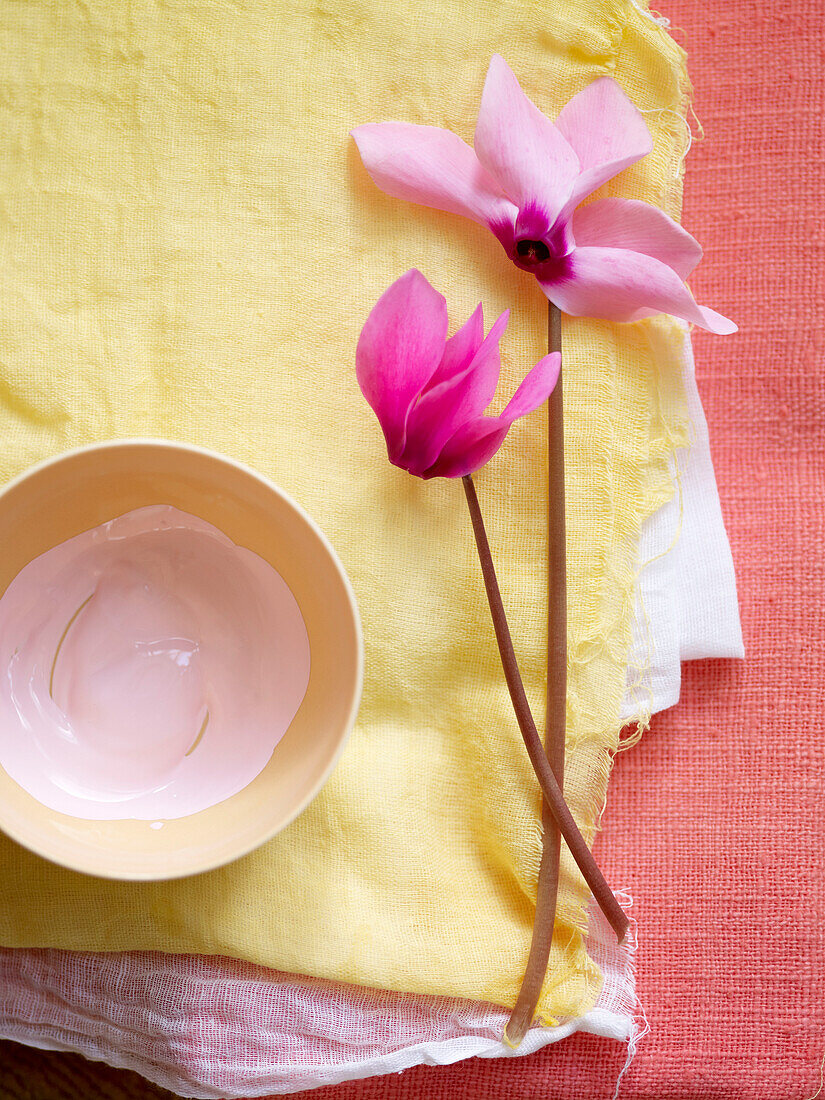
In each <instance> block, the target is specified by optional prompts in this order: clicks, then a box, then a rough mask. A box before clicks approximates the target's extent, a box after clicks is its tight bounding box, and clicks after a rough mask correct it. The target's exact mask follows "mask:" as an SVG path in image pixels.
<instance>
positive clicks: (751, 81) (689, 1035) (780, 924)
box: [0, 0, 825, 1100]
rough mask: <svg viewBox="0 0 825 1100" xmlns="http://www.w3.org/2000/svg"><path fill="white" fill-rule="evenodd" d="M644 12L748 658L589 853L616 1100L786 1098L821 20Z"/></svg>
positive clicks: (546, 1068)
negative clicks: (616, 1004) (630, 905)
mask: <svg viewBox="0 0 825 1100" xmlns="http://www.w3.org/2000/svg"><path fill="white" fill-rule="evenodd" d="M662 6H663V7H664V8H665V13H666V14H667V15H670V16H671V18H672V19H673V21H674V23H675V25H676V26H677V27H683V28H684V34H681V35H679V37H680V40H681V41H682V42H683V43H684V44H685V45H686V47H687V48H688V50H689V54H690V71H691V76H692V79H693V83H694V86H695V92H696V95H695V103H696V109H697V111H698V113H699V116H700V117H701V120H702V123H703V125H704V131H705V141H704V143H700V144H697V145H695V146H694V148H693V150H692V151H691V154H690V157H689V159H688V170H687V177H686V194H685V211H684V224H685V225H686V226H687V228H689V229H691V230H692V231H694V232H695V233H696V234H697V235H698V236H699V237H700V238H701V239H702V240H703V242H704V243H705V244H706V257H707V258H706V262H705V263H704V264H703V266H702V267H700V269H699V272H698V274H697V277H696V279H695V281H694V286H695V289H696V290H697V293H698V295H699V297H700V300H702V299H704V300H707V301H712V302H713V304H714V305H715V306H716V307H718V308H719V309H721V310H723V311H724V312H726V313H728V314H729V315H730V316H732V317H734V318H735V319H736V320H737V321H738V322H739V324H740V325H741V326H742V332H741V333H740V335H739V336H737V337H734V338H731V339H730V341H727V340H726V341H721V340H713V339H712V338H708V337H705V336H703V335H702V334H698V335H697V336H696V338H695V351H696V358H697V370H698V374H699V384H700V389H701V392H702V396H703V401H704V404H705V410H706V412H707V415H708V420H709V425H710V431H711V440H712V444H713V449H714V460H715V465H716V471H717V477H718V480H719V487H720V493H721V497H722V503H723V508H724V512H725V518H726V522H727V528H728V533H729V535H730V537H731V542H732V546H733V551H734V557H735V560H736V564H737V571H738V582H739V596H740V604H741V609H742V615H743V619H744V628H745V641H746V645H747V649H748V658H747V661H746V663H745V664H744V665H742V666H735V665H733V664H730V663H722V662H703V663H701V664H696V665H689V666H687V667H686V668H685V670H684V681H683V693H682V702H681V703H680V705H679V707H678V708H676V709H675V710H674V711H672V712H671V713H669V714H666V715H662V716H660V717H658V718H656V719H654V722H653V729H652V731H651V732H650V734H648V735H647V736H646V737H645V738H644V739H643V741H642V742H641V743H640V744H639V745H638V746H637V747H636V748H634V749H633V750H632V751H631V752H628V753H627V754H626V755H624V756H623V757H621V758H620V760H619V762H618V764H617V766H616V769H615V772H614V776H613V781H612V785H611V793H610V801H609V803H608V806H607V810H606V814H605V818H604V833H603V835H602V839H601V840H600V841H599V843H598V845H597V853H598V854H599V855H600V858H601V860H602V863H603V865H604V866H605V868H606V870H607V871H608V872H609V873H610V874H611V876H612V879H611V880H612V881H615V882H620V883H622V884H625V885H627V886H629V887H631V888H632V891H633V893H634V896H635V897H636V900H637V905H638V916H639V920H640V923H641V926H642V927H641V938H642V944H641V950H640V954H639V956H638V960H637V963H638V989H639V993H640V996H641V997H642V999H643V1001H644V1004H645V1006H646V1010H647V1015H648V1018H649V1019H650V1023H651V1027H652V1031H651V1033H650V1034H649V1035H648V1036H647V1037H646V1038H645V1039H644V1040H642V1042H641V1043H640V1045H639V1051H638V1054H637V1055H636V1058H635V1060H634V1062H633V1064H632V1066H631V1067H630V1069H629V1071H628V1073H627V1075H626V1076H625V1078H624V1080H623V1082H622V1089H621V1093H620V1096H621V1100H804V1098H805V1097H808V1096H811V1095H812V1094H813V1093H815V1092H816V1090H817V1088H818V1087H819V1082H820V1078H819V1066H820V1061H821V1058H822V1054H823V1051H824V1050H825V1028H824V1027H823V1023H822V1005H823V1003H825V969H824V968H823V965H822V959H823V957H825V931H824V925H825V911H823V903H822V882H823V870H825V868H823V856H822V850H823V828H822V824H821V820H820V818H821V806H822V802H823V790H822V776H823V757H822V752H823V750H822V746H823V743H824V739H823V714H825V697H823V685H825V658H823V654H822V648H821V640H822V636H823V627H825V623H823V613H824V612H823V606H824V605H825V604H824V601H823V595H824V594H823V591H822V588H823V579H822V569H821V546H822V542H823V534H825V531H824V530H823V528H825V518H824V517H823V509H822V501H823V499H825V492H824V491H823V490H825V485H824V484H823V482H825V451H824V450H823V428H824V427H825V425H823V401H822V362H823V352H825V348H823V333H825V317H824V316H823V313H825V309H823V297H824V296H823V293H822V276H821V266H820V265H821V249H822V236H821V233H822V231H821V202H822V194H823V191H824V190H825V180H823V175H822V170H821V168H820V167H818V165H817V158H818V157H819V156H820V153H821V149H822V147H823V134H822V122H823V118H825V110H823V102H822V100H823V85H822V82H821V79H820V69H821V63H822V56H823V53H825V41H824V40H823V21H822V18H821V6H820V4H819V3H818V0H806V2H803V0H793V2H791V3H788V2H783V0H776V2H775V3H772V4H769V5H768V4H764V3H757V2H756V0H705V2H704V3H702V4H701V5H700V4H696V3H694V2H693V0H669V2H668V3H663V5H662ZM676 33H677V34H678V32H676ZM11 1050H12V1048H11V1046H10V1045H9V1044H4V1045H3V1047H2V1051H1V1052H0V1058H2V1057H3V1056H6V1057H7V1058H8V1059H11V1058H12V1057H16V1058H18V1059H19V1062H20V1065H21V1066H25V1085H24V1084H23V1083H22V1082H23V1078H22V1076H21V1085H20V1090H19V1093H12V1095H15V1096H16V1095H18V1094H19V1095H23V1090H24V1088H30V1087H31V1085H32V1082H34V1083H36V1085H37V1086H39V1087H40V1091H39V1092H38V1093H37V1095H38V1096H40V1097H43V1098H44V1100H45V1098H47V1097H58V1096H59V1097H67V1098H68V1097H76V1096H79V1095H87V1094H88V1095H91V1094H92V1092H93V1091H94V1089H93V1088H92V1087H91V1086H90V1085H89V1084H88V1082H89V1081H90V1079H91V1080H93V1081H94V1082H95V1084H96V1085H97V1087H98V1091H100V1092H101V1094H102V1093H103V1092H104V1091H105V1094H106V1095H112V1096H114V1095H123V1096H126V1095H133V1096H137V1095H140V1096H141V1097H146V1096H149V1095H152V1096H154V1095H160V1093H159V1092H158V1091H157V1090H154V1089H151V1088H148V1087H147V1086H145V1084H144V1082H142V1081H141V1082H140V1083H139V1085H138V1084H135V1080H136V1079H134V1078H132V1077H130V1076H129V1075H125V1074H123V1075H117V1077H116V1078H115V1075H114V1074H113V1071H111V1070H109V1069H108V1068H107V1067H97V1066H91V1065H90V1064H89V1063H86V1062H83V1061H81V1060H79V1059H69V1058H65V1059H64V1058H62V1057H60V1056H58V1055H43V1056H42V1060H40V1059H39V1058H38V1056H36V1055H35V1053H34V1052H32V1051H29V1050H27V1049H25V1048H20V1050H19V1053H16V1054H12V1053H10V1052H11ZM624 1058H625V1049H624V1047H623V1046H620V1045H619V1044H616V1045H615V1046H614V1045H612V1044H608V1043H606V1042H605V1041H604V1040H603V1039H596V1038H593V1037H589V1036H580V1035H579V1036H574V1037H572V1038H570V1039H568V1040H565V1042H564V1043H562V1044H560V1045H559V1046H557V1047H554V1048H550V1049H548V1050H545V1051H543V1052H541V1053H539V1054H536V1055H533V1056H531V1057H529V1058H526V1059H523V1060H517V1061H511V1062H507V1063H501V1062H469V1063H463V1064H460V1065H457V1066H455V1067H439V1068H435V1069H431V1068H417V1069H413V1070H409V1071H408V1072H406V1073H404V1074H403V1075H400V1076H398V1077H388V1078H382V1079H378V1080H367V1081H360V1082H355V1083H352V1084H346V1085H340V1086H337V1087H336V1088H334V1089H324V1090H321V1091H319V1092H317V1093H314V1094H313V1096H314V1098H316V1100H476V1098H484V1100H602V1098H604V1100H609V1098H610V1097H611V1096H612V1094H613V1087H614V1084H615V1080H616V1077H617V1075H618V1072H619V1070H620V1068H621V1065H622V1064H623V1062H624ZM41 1065H43V1066H45V1067H48V1069H46V1070H44V1071H43V1074H42V1076H40V1075H39V1074H40V1066H41ZM58 1067H59V1068H58ZM72 1074H74V1076H72ZM9 1079H11V1078H9ZM78 1082H79V1083H78ZM120 1082H122V1092H117V1091H115V1090H116V1089H117V1088H119V1087H120ZM84 1089H85V1091H84ZM110 1089H111V1090H113V1091H111V1092H110V1091H109V1090H110Z"/></svg>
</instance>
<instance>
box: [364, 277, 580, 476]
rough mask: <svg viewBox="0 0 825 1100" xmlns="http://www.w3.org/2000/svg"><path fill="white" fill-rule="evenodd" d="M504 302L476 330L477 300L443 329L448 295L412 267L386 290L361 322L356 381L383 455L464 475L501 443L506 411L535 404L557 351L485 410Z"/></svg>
mask: <svg viewBox="0 0 825 1100" xmlns="http://www.w3.org/2000/svg"><path fill="white" fill-rule="evenodd" d="M508 318H509V310H508V311H505V312H504V313H502V315H501V316H500V317H499V319H498V320H497V321H496V322H495V324H494V325H493V326H492V328H491V329H490V331H489V332H488V333H487V336H486V337H485V336H484V317H483V314H482V309H481V306H480V305H479V306H478V307H477V308H476V310H475V312H474V313H473V315H472V316H471V317H470V319H469V321H467V322H466V323H465V324H464V325H463V326H462V327H461V328H460V329H459V330H458V332H456V333H455V335H454V336H451V337H450V338H449V339H447V324H448V320H447V303H446V301H445V299H444V296H443V295H441V294H439V293H438V291H437V290H435V289H434V288H433V287H432V286H431V285H430V284H429V283H428V282H427V280H426V279H425V278H424V276H423V275H422V274H421V272H420V271H416V270H412V271H408V272H407V274H406V275H402V276H401V278H400V279H398V280H397V281H396V282H394V283H393V284H392V286H391V287H389V289H388V290H385V291H384V293H383V294H382V295H381V297H380V298H379V299H378V302H377V303H376V304H375V306H374V307H373V309H372V312H371V313H370V315H369V317H368V318H367V321H366V324H365V325H364V328H363V329H362V331H361V336H360V338H359V340H358V348H357V350H356V369H357V376H358V384H359V386H360V387H361V390H362V392H363V394H364V397H366V399H367V401H368V402H369V404H370V405H371V407H372V409H373V411H374V412H375V415H376V416H377V417H378V421H379V423H380V425H381V428H382V429H383V432H384V438H385V439H386V441H387V454H388V455H389V459H390V462H392V463H394V465H396V466H400V467H401V469H403V470H408V471H409V472H410V473H411V474H415V475H416V476H417V477H422V478H431V477H464V476H465V475H466V474H472V473H474V472H475V471H476V470H477V469H479V467H481V466H483V465H484V463H485V462H487V461H488V460H489V459H490V458H492V456H493V455H494V454H495V453H496V451H497V450H498V449H499V447H500V446H501V444H502V443H503V442H504V437H505V436H506V435H507V432H508V431H509V430H510V425H511V424H512V423H513V421H514V420H517V419H518V418H519V417H521V416H526V415H527V413H530V412H532V411H533V410H534V409H537V408H538V407H539V405H541V404H543V403H544V402H545V401H546V400H547V398H548V397H549V396H550V393H551V392H552V390H553V387H554V386H555V384H556V379H557V378H558V376H559V367H560V364H561V356H559V355H558V353H554V354H553V355H546V356H545V357H544V358H543V359H542V360H540V361H539V362H538V363H537V364H536V365H535V366H534V367H533V369H532V370H531V371H530V372H529V374H528V375H527V377H526V378H525V379H524V381H523V382H522V383H521V385H520V386H519V387H518V389H517V390H516V392H515V394H514V396H513V397H512V399H511V400H510V402H509V403H508V405H507V406H506V408H505V409H504V411H503V412H502V413H501V414H500V415H499V416H484V415H483V413H484V410H485V409H486V408H487V406H488V405H489V404H490V402H491V401H492V399H493V396H494V394H495V392H496V387H497V385H498V379H499V372H500V369H501V361H500V359H499V348H498V344H499V340H500V339H501V337H502V334H503V333H504V330H505V328H506V327H507V321H508Z"/></svg>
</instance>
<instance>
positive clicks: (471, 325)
mask: <svg viewBox="0 0 825 1100" xmlns="http://www.w3.org/2000/svg"><path fill="white" fill-rule="evenodd" d="M483 340H484V311H483V309H482V307H481V303H480V302H479V304H478V305H477V306H476V308H475V309H474V310H473V312H472V314H471V315H470V319H469V320H468V321H465V322H464V324H463V325H462V326H461V328H460V329H459V330H458V332H456V333H455V334H454V335H452V336H451V337H450V339H449V340H448V341H447V346H446V347H445V348H444V355H443V356H442V358H441V362H440V363H439V365H438V370H437V371H436V372H435V374H434V375H433V376H432V378H431V379H430V381H429V382H428V383H427V386H426V389H425V390H424V392H425V393H426V392H427V391H428V390H431V389H433V387H435V386H439V385H441V383H442V382H446V381H448V380H449V379H450V378H454V377H455V375H457V374H461V373H462V372H463V371H464V370H465V369H466V367H467V365H468V363H469V362H470V361H471V360H472V358H473V356H474V355H475V353H476V352H477V351H478V349H479V348H480V347H481V344H482V342H483Z"/></svg>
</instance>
